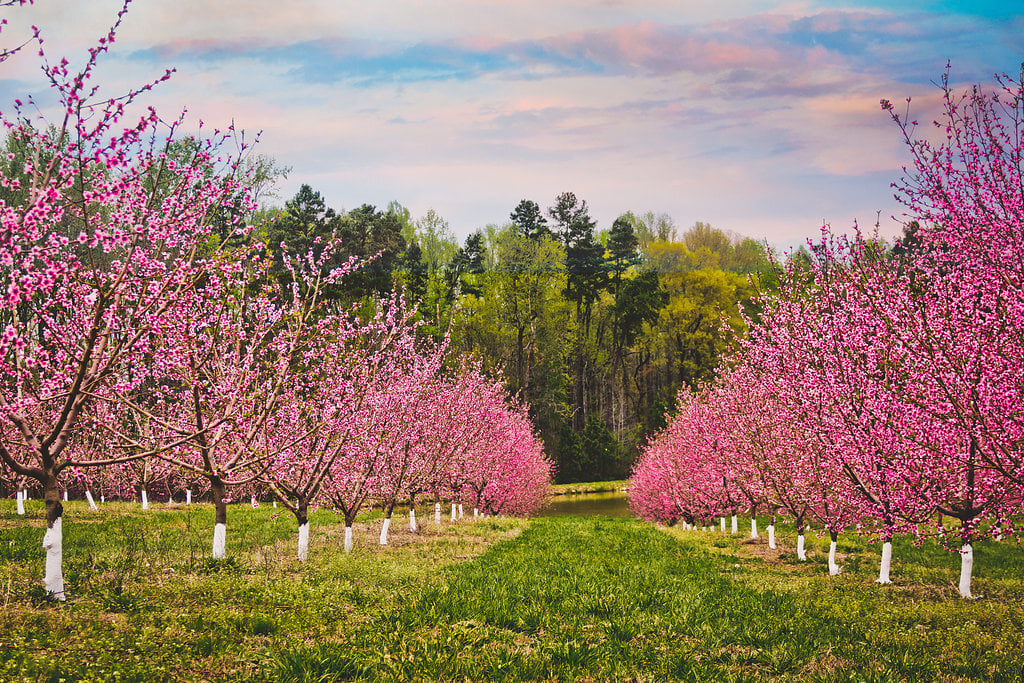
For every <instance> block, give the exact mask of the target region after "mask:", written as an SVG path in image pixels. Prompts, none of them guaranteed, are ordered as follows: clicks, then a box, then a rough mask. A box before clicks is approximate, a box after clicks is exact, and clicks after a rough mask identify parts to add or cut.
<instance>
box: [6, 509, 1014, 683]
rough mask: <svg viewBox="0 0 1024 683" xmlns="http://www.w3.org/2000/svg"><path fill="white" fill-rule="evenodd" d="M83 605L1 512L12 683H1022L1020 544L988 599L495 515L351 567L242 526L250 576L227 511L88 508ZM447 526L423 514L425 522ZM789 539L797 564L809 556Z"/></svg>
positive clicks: (79, 559) (870, 561)
mask: <svg viewBox="0 0 1024 683" xmlns="http://www.w3.org/2000/svg"><path fill="white" fill-rule="evenodd" d="M71 508H72V512H71V519H70V520H69V523H68V524H67V526H65V539H66V547H65V552H66V555H65V563H66V575H67V579H68V589H69V601H68V603H67V604H65V605H60V606H57V605H53V604H51V603H48V602H47V601H46V600H45V599H43V596H42V594H41V590H40V589H39V588H38V582H39V581H40V580H41V571H42V562H41V559H42V553H41V549H39V548H38V541H39V538H41V528H39V527H40V525H41V515H40V514H39V512H40V511H33V510H31V509H30V513H33V514H30V515H29V517H28V518H20V519H19V518H16V517H15V516H13V515H0V538H2V539H3V540H4V541H5V542H4V543H3V544H0V581H2V583H4V584H6V585H5V586H0V608H2V609H0V680H27V681H40V680H41V681H50V680H52V681H59V680H97V681H106V680H137V681H158V680H188V681H194V680H212V681H220V680H254V681H276V680H284V681H289V680H291V681H332V680H349V679H357V680H424V681H434V680H440V681H449V680H451V681H464V680H470V681H491V680H558V681H571V680H583V681H585V680H616V681H618V680H637V681H664V680H794V681H796V680H801V681H802V680H914V681H917V680H950V681H952V680H979V681H982V680H984V681H987V680H1020V679H1021V676H1022V672H1024V653H1022V651H1021V647H1020V645H1021V643H1022V642H1024V607H1022V604H1024V580H1022V576H1021V570H1022V566H1024V563H1022V561H1021V558H1022V553H1021V550H1020V548H1019V546H1017V545H1016V544H1015V543H1002V544H994V543H993V544H986V545H984V546H981V547H979V549H978V564H977V568H976V569H977V570H976V574H977V576H978V579H977V582H976V592H977V593H979V594H982V595H984V596H985V597H984V598H983V599H980V600H975V601H964V600H959V599H957V598H955V597H954V596H955V594H956V590H955V579H956V567H957V558H956V555H955V554H950V553H948V552H946V551H944V550H942V549H940V548H938V547H937V546H932V545H928V544H926V546H925V547H923V548H914V547H913V546H911V545H910V544H909V543H906V544H898V545H897V548H896V552H895V554H894V567H893V576H894V579H895V580H896V581H897V585H895V586H889V587H879V586H876V585H874V584H873V583H872V579H873V578H874V575H875V572H876V571H877V569H876V564H875V562H876V560H877V548H875V547H874V546H868V545H866V544H865V543H864V542H863V541H862V540H860V539H857V538H844V539H842V541H841V543H840V551H841V554H842V555H843V558H842V562H843V564H844V567H845V568H846V571H845V572H844V574H843V575H841V576H839V577H828V576H827V575H825V571H826V570H825V566H824V553H823V546H827V540H825V541H824V543H823V541H822V539H817V538H816V537H814V536H811V537H809V540H808V545H809V546H810V550H811V561H810V562H807V563H797V562H795V560H794V559H793V558H792V557H790V556H788V555H786V553H785V552H783V554H782V555H781V557H780V555H779V554H778V553H767V552H765V550H766V549H765V545H764V542H763V540H762V541H760V542H749V541H746V540H744V538H743V537H741V536H730V535H728V534H721V533H713V534H712V533H700V532H684V531H680V530H678V529H657V528H655V527H653V526H651V525H649V524H646V523H643V522H639V521H637V520H630V519H614V520H613V519H601V518H568V517H562V518H546V519H536V520H529V521H526V520H515V519H497V520H486V521H481V522H473V521H471V520H463V521H460V522H458V523H449V522H447V521H445V522H444V523H443V524H442V525H441V526H440V527H434V526H433V524H432V522H428V523H427V524H426V525H425V528H424V530H423V532H422V533H420V534H418V535H412V534H408V533H407V532H401V531H400V529H398V527H400V526H401V525H397V526H396V527H395V528H396V531H397V532H396V534H395V536H394V537H393V539H392V545H390V546H388V547H387V548H381V547H379V546H377V545H376V543H375V541H376V533H377V529H379V524H380V522H379V514H378V515H371V516H367V517H364V518H363V519H362V520H360V522H359V523H358V527H357V545H356V548H355V550H354V552H353V553H352V555H350V556H345V555H344V554H342V553H341V552H340V540H341V539H340V526H339V523H338V520H337V518H336V516H335V515H333V513H329V512H326V511H320V512H317V513H316V514H315V515H314V516H313V538H312V546H311V556H310V561H309V562H307V563H305V564H301V563H298V562H296V561H294V559H292V557H293V554H294V542H295V536H294V534H295V525H294V520H293V519H291V518H290V516H288V515H287V514H280V511H279V510H278V511H272V510H270V509H268V507H267V506H264V507H262V508H260V509H259V510H252V509H251V508H248V506H237V509H232V511H231V513H230V514H229V548H228V552H229V555H230V558H229V560H228V561H227V562H220V563H218V562H211V561H210V560H209V559H208V557H207V555H208V544H209V538H208V536H209V530H210V528H211V527H212V509H209V506H193V507H192V508H190V509H182V508H177V509H167V508H158V509H156V510H151V511H150V512H148V513H141V512H140V511H139V510H138V507H137V506H131V505H127V504H125V505H121V506H117V505H114V506H108V507H107V508H106V509H105V510H104V511H103V512H101V513H90V512H88V511H86V510H84V508H81V507H76V504H75V503H72V504H71ZM422 513H423V514H422V516H423V517H424V518H427V517H428V516H429V515H428V514H427V513H428V511H427V510H423V511H422ZM791 536H792V533H791V530H781V531H780V545H781V546H782V547H786V546H787V545H792V540H793V539H792V538H791Z"/></svg>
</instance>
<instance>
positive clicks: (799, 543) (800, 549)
mask: <svg viewBox="0 0 1024 683" xmlns="http://www.w3.org/2000/svg"><path fill="white" fill-rule="evenodd" d="M796 559H798V560H800V561H801V562H803V561H804V560H806V559H807V551H806V550H804V533H803V532H802V531H801V532H800V534H799V535H798V536H797V537H796Z"/></svg>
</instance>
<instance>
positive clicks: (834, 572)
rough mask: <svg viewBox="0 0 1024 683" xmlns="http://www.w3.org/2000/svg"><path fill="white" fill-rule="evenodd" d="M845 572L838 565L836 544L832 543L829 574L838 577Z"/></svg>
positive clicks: (829, 551) (830, 543)
mask: <svg viewBox="0 0 1024 683" xmlns="http://www.w3.org/2000/svg"><path fill="white" fill-rule="evenodd" d="M841 571H843V570H842V569H840V568H839V565H838V564H836V542H835V541H831V542H829V544H828V574H829V576H838V575H839V573H840V572H841Z"/></svg>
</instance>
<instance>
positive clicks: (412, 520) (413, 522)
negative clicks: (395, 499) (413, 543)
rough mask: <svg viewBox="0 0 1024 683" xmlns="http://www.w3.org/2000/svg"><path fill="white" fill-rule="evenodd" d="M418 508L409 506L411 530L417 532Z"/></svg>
mask: <svg viewBox="0 0 1024 683" xmlns="http://www.w3.org/2000/svg"><path fill="white" fill-rule="evenodd" d="M417 528H418V527H417V526H416V508H409V531H411V532H412V533H416V530H417Z"/></svg>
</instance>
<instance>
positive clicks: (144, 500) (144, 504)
mask: <svg viewBox="0 0 1024 683" xmlns="http://www.w3.org/2000/svg"><path fill="white" fill-rule="evenodd" d="M142 509H143V510H148V509H149V496H148V495H147V494H146V489H142Z"/></svg>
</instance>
